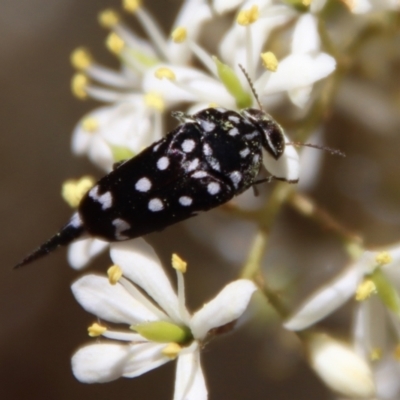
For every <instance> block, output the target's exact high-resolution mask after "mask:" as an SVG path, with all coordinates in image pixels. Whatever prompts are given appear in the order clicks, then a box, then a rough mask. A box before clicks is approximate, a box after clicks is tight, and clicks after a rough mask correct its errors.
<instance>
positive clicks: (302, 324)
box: [285, 246, 400, 331]
mask: <svg viewBox="0 0 400 400" xmlns="http://www.w3.org/2000/svg"><path fill="white" fill-rule="evenodd" d="M387 253H388V254H389V255H390V258H391V260H392V261H390V262H387V263H384V264H383V265H381V264H380V262H379V261H377V260H379V257H380V256H381V255H382V254H383V253H382V252H371V251H366V252H364V253H363V254H362V255H361V257H359V258H358V259H357V260H356V261H355V262H354V263H352V264H351V265H350V266H349V267H348V268H346V270H345V271H344V272H342V273H341V274H340V275H339V276H337V277H336V278H335V279H333V280H332V281H331V282H329V283H327V284H326V285H324V286H323V287H322V288H321V289H319V290H318V291H317V292H316V293H314V294H313V295H311V296H310V298H309V299H308V300H307V301H306V302H305V303H304V304H303V305H302V306H301V307H300V309H299V310H298V311H297V312H296V313H295V314H294V315H293V316H292V317H290V318H289V319H288V320H287V321H286V323H285V327H286V328H287V329H290V330H295V331H297V330H302V329H306V328H308V327H309V326H311V325H313V324H315V323H316V322H318V321H320V320H321V319H323V318H325V317H327V316H328V315H329V314H331V313H332V312H334V311H335V310H337V309H338V308H339V307H341V306H342V305H343V304H344V303H345V302H347V301H348V300H349V299H350V298H351V297H352V296H355V295H356V292H357V289H358V290H359V294H360V295H361V296H362V293H361V291H362V290H363V287H362V286H361V284H362V283H363V279H364V277H368V276H370V275H371V274H372V273H373V272H374V271H375V270H377V271H379V270H381V271H382V272H383V273H384V274H390V277H391V278H390V279H391V280H393V279H394V278H393V277H394V276H396V275H397V276H399V273H400V247H399V246H395V247H393V248H391V249H389V250H388V251H387ZM384 254H386V253H384ZM378 267H379V269H377V268H378ZM397 279H399V278H398V277H397ZM366 283H367V284H368V281H367V282H366ZM399 283H400V280H399ZM370 287H371V286H370ZM364 289H365V290H366V296H368V295H369V294H371V292H368V287H364ZM372 290H374V289H373V287H372ZM360 300H361V299H360Z"/></svg>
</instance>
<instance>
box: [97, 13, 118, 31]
mask: <svg viewBox="0 0 400 400" xmlns="http://www.w3.org/2000/svg"><path fill="white" fill-rule="evenodd" d="M98 21H99V24H100V25H101V26H102V27H103V28H107V29H111V28H113V27H114V26H115V25H117V24H118V22H119V21H120V16H119V14H118V13H117V12H116V11H114V10H111V9H107V10H104V11H101V12H100V14H99V16H98Z"/></svg>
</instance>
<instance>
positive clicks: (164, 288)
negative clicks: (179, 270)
mask: <svg viewBox="0 0 400 400" xmlns="http://www.w3.org/2000/svg"><path fill="white" fill-rule="evenodd" d="M110 255H111V258H112V260H113V262H114V263H115V264H117V265H119V266H120V267H121V268H122V270H123V273H124V276H125V277H126V278H128V279H130V280H131V281H132V282H134V283H135V284H136V285H138V286H140V287H141V288H142V289H143V290H144V291H145V292H146V293H147V295H149V296H150V297H152V298H153V299H154V300H155V301H156V303H158V305H159V306H160V307H161V308H162V309H163V310H164V311H165V312H166V313H167V314H168V315H169V316H170V317H171V318H172V319H173V320H174V321H176V322H179V323H180V322H182V321H181V319H180V316H179V307H178V298H177V296H176V294H175V292H174V290H173V289H172V286H171V282H170V281H169V279H168V277H167V276H166V275H165V272H164V269H163V268H162V266H161V264H160V260H159V259H158V257H157V255H156V253H155V252H154V250H153V248H152V247H151V246H150V245H149V244H147V243H146V242H145V241H144V240H143V239H134V240H129V241H126V242H121V243H112V244H111V252H110Z"/></svg>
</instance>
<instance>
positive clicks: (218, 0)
mask: <svg viewBox="0 0 400 400" xmlns="http://www.w3.org/2000/svg"><path fill="white" fill-rule="evenodd" d="M243 2H244V0H214V1H213V7H214V10H215V11H216V12H217V13H218V14H223V13H225V12H228V11H230V10H233V9H234V8H236V7H237V6H239V5H240V4H241V3H243Z"/></svg>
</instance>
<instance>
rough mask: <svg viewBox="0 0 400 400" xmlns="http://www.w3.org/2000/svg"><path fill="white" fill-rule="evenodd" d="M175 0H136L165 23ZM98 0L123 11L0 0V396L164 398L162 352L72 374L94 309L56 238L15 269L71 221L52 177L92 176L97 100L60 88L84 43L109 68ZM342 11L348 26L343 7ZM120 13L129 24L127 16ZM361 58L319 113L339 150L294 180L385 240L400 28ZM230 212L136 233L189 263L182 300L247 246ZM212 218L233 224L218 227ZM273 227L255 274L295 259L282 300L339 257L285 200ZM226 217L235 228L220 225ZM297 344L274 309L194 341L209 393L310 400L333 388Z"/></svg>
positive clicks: (395, 156) (355, 227)
mask: <svg viewBox="0 0 400 400" xmlns="http://www.w3.org/2000/svg"><path fill="white" fill-rule="evenodd" d="M180 4H181V3H180V1H177V0H165V1H156V0H148V1H147V2H146V7H147V8H148V9H149V10H150V12H151V13H152V14H153V15H154V16H156V17H157V16H160V15H162V19H161V18H158V20H159V21H160V24H161V25H162V26H163V27H164V28H165V32H168V31H169V29H170V26H171V24H172V22H173V20H174V17H175V15H176V12H177V10H178V9H179V6H180ZM109 7H115V8H117V9H119V8H120V2H119V1H117V0H96V1H94V0H86V1H84V2H82V1H78V0H57V1H53V0H0V54H1V68H0V87H1V91H0V96H1V100H0V101H1V104H0V120H1V127H2V133H1V135H0V140H1V145H0V152H1V163H2V168H1V172H0V174H1V196H0V209H1V215H2V221H3V223H2V229H1V235H2V238H1V241H0V243H1V247H2V253H1V254H2V256H3V257H2V262H1V278H0V320H1V327H0V360H1V362H0V397H1V398H2V399H4V400H8V399H28V398H29V399H43V398H48V399H71V398H76V399H83V398H84V399H86V400H90V399H96V400H105V399H114V398H118V399H120V400H124V399H132V398H136V399H141V398H144V397H145V396H146V397H147V398H148V397H151V398H156V399H170V398H171V396H172V391H173V380H174V363H169V364H168V365H166V366H163V367H162V368H159V369H156V370H154V371H152V372H150V373H148V374H145V375H144V376H142V377H140V378H137V379H134V380H129V379H120V380H118V381H116V382H112V383H107V384H103V385H100V384H96V385H84V384H81V383H79V382H78V381H76V380H75V379H74V377H73V375H72V372H71V368H70V357H71V355H72V354H73V352H74V351H75V349H76V348H77V347H78V346H80V345H82V344H83V343H86V342H89V341H90V339H89V338H88V336H87V334H86V328H87V326H89V325H90V324H91V323H92V322H93V320H94V318H93V317H92V316H91V315H89V314H87V313H85V312H84V311H83V309H81V307H80V306H79V305H78V304H77V303H76V301H75V300H74V298H73V296H72V294H71V291H70V283H71V282H72V281H73V280H75V279H76V278H77V277H78V276H79V275H80V274H81V273H78V272H76V271H74V270H72V269H71V268H70V267H69V266H68V264H67V261H66V252H65V250H64V249H62V250H60V251H58V252H56V253H54V254H53V255H51V256H50V257H47V258H45V259H43V260H40V261H39V262H37V263H36V264H34V265H31V266H29V267H27V268H23V269H21V270H18V271H13V270H12V266H13V265H14V264H15V263H16V262H17V261H18V260H19V259H21V258H22V257H23V256H24V255H25V254H26V253H27V252H29V251H30V250H32V249H33V248H35V247H36V246H37V245H39V244H40V243H42V242H43V241H44V240H46V239H47V238H48V237H49V236H51V235H52V234H53V233H55V232H56V231H57V230H58V228H59V227H60V226H61V225H63V224H64V223H65V222H66V221H67V219H68V218H69V216H70V214H71V210H70V209H69V208H68V206H67V205H66V204H65V203H64V201H63V200H62V198H61V196H60V190H61V184H62V182H63V181H64V180H66V179H68V178H72V177H74V178H77V177H80V176H82V175H84V174H88V173H90V174H92V175H94V176H95V177H97V178H98V177H100V176H101V175H102V172H101V171H98V170H96V169H95V167H93V166H92V164H90V163H89V161H87V160H86V159H83V158H76V157H75V156H73V155H72V154H71V151H70V139H71V132H72V130H73V128H74V126H75V124H76V123H77V121H78V120H79V119H80V118H81V117H82V115H83V114H84V113H85V112H87V111H89V110H91V109H93V108H94V107H95V106H97V104H96V103H95V102H93V101H87V102H82V101H78V100H76V99H75V98H74V97H73V96H72V94H71V92H70V79H71V77H72V74H73V69H72V67H71V66H70V62H69V56H70V53H71V52H72V51H73V50H74V49H75V48H76V47H78V46H82V45H84V46H86V47H88V48H90V49H91V51H92V53H93V54H94V55H95V57H96V59H97V60H99V61H100V62H103V63H105V64H106V65H108V66H111V67H116V68H117V67H118V64H117V62H116V60H115V59H114V58H113V57H112V56H111V55H110V54H109V53H108V52H107V50H106V49H105V46H104V39H105V37H106V35H107V32H106V31H105V30H104V29H102V28H101V27H100V26H99V25H98V23H97V14H98V12H99V11H101V10H103V9H104V8H109ZM343 15H344V12H343V14H342V17H341V18H343V20H342V22H343V24H344V26H347V25H346V24H349V23H350V19H349V20H346V17H343ZM126 19H127V20H129V22H131V25H132V26H133V27H134V28H138V26H137V25H138V24H137V23H135V21H134V20H133V19H131V18H128V17H126ZM342 22H341V23H342ZM138 31H139V32H140V29H138ZM357 57H359V61H358V62H357V63H355V65H354V67H353V68H352V70H351V74H350V76H349V77H347V78H346V79H345V80H344V81H343V82H342V85H341V87H340V88H339V91H338V94H337V97H336V100H335V103H334V105H333V107H332V109H331V110H330V112H329V113H328V114H329V115H326V124H325V128H326V129H325V134H324V142H325V143H326V144H327V145H329V146H331V147H337V148H340V149H341V150H342V151H344V152H345V153H346V154H347V157H346V158H345V159H340V158H336V157H331V156H326V155H323V160H322V161H321V162H319V163H318V164H314V165H315V166H314V167H313V166H311V167H309V168H311V169H312V168H317V169H318V171H317V176H315V177H314V178H313V182H312V185H308V186H307V187H304V189H302V190H304V191H306V192H307V193H308V195H309V196H310V197H312V198H313V199H315V201H316V202H317V203H318V204H319V205H320V206H321V207H323V208H324V209H326V210H328V211H329V212H331V213H332V214H333V215H334V216H335V218H336V219H337V220H338V221H340V222H341V223H342V224H343V225H344V226H346V227H347V228H348V229H349V230H351V231H353V232H355V233H358V234H360V235H362V236H363V237H364V238H365V243H366V244H367V245H369V246H377V245H387V244H389V243H393V242H397V241H400V180H399V176H400V156H399V154H400V152H399V149H400V79H399V73H398V71H399V70H400V34H399V33H398V31H397V33H395V34H393V35H390V36H383V37H382V36H377V37H376V38H375V39H373V40H370V41H369V42H368V44H367V45H366V46H364V47H363V49H362V50H360V51H359V52H358V53H357ZM372 60H373V61H372ZM283 113H284V109H283V110H282V109H280V110H278V115H279V114H283ZM309 172H310V171H309ZM305 186H306V185H305ZM268 190H269V188H264V189H261V191H262V192H265V193H262V196H268ZM262 198H264V197H262ZM229 219H230V216H229V215H228V214H227V213H224V212H223V211H221V210H216V211H213V212H212V213H207V215H202V216H199V217H197V218H196V219H194V220H193V221H189V222H187V223H184V224H179V225H178V226H175V227H171V228H168V229H166V230H165V231H164V232H161V233H155V234H152V235H150V236H149V238H148V240H149V241H150V243H152V244H153V245H154V246H155V249H156V250H157V252H158V253H159V255H160V258H161V259H162V260H163V261H164V264H165V265H168V264H169V259H170V255H171V253H172V252H177V253H179V254H180V255H181V256H182V257H183V258H184V259H186V260H187V261H188V262H189V273H188V274H187V284H188V286H187V297H188V301H189V303H190V305H191V306H192V307H193V310H195V309H196V308H198V307H199V306H201V304H202V303H203V302H205V301H206V300H208V299H210V297H212V296H213V295H214V294H216V293H217V292H218V291H219V289H220V288H221V287H222V286H223V285H224V284H225V283H227V282H229V281H230V280H232V279H234V278H235V277H236V276H237V273H238V270H239V268H240V266H241V264H242V263H243V261H244V260H245V258H246V254H247V251H248V246H249V243H250V241H251V238H252V235H253V233H254V226H253V225H252V224H251V223H248V222H238V225H237V226H236V225H228V222H229ZM229 223H230V222H229ZM224 226H226V227H229V229H225V231H224V230H223V228H224ZM275 228H276V229H274V231H273V232H272V235H271V240H270V242H269V251H268V254H267V255H266V258H265V265H266V268H265V271H266V274H267V276H268V270H269V268H270V269H271V274H273V275H274V276H278V277H279V273H280V272H279V271H291V274H292V277H293V279H295V280H296V291H295V292H292V293H290V296H291V299H292V301H293V304H296V303H297V302H298V301H300V300H302V299H304V298H305V295H306V294H307V293H309V292H310V291H311V290H314V289H315V288H317V287H318V286H319V285H320V284H321V282H325V281H326V280H327V279H329V277H331V276H334V275H336V274H337V273H338V272H339V271H340V270H341V269H342V268H344V266H345V263H346V256H345V253H344V251H343V250H342V249H341V246H340V241H339V240H338V238H337V237H335V236H334V235H333V234H332V233H331V232H329V230H326V229H324V227H321V226H319V225H317V224H315V223H313V222H312V221H309V220H307V219H305V218H303V217H301V216H299V215H297V214H296V213H295V212H294V211H293V210H290V209H285V210H284V212H283V213H282V214H281V215H280V216H279V218H278V221H277V223H276V225H275ZM232 230H236V231H237V232H240V233H241V235H240V236H235V237H234V238H231V237H230V236H229V235H230V233H231V232H232ZM229 231H230V232H229ZM188 232H189V233H190V234H188ZM204 232H205V233H206V234H204ZM225 234H226V236H224V235H225ZM221 235H222V236H221ZM204 236H206V237H208V238H209V239H208V241H207V239H205V238H204ZM210 238H211V239H210ZM231 239H232V241H231ZM109 264H110V261H109V259H108V256H107V255H104V256H102V257H100V258H99V259H97V260H96V261H95V262H94V263H93V265H92V266H91V268H90V269H91V270H98V271H101V272H104V271H105V269H106V267H108V266H109ZM284 273H286V272H284ZM278 280H279V279H278ZM253 312H256V310H253ZM350 317H351V308H350V307H349V308H345V309H342V310H340V311H339V312H337V313H335V314H334V315H333V316H332V317H330V318H329V319H328V320H327V321H326V322H324V324H325V326H326V327H327V328H328V329H329V330H330V331H331V332H335V333H336V334H338V335H339V336H341V337H344V338H345V337H347V335H348V333H349V320H350ZM271 321H272V322H271ZM296 345H297V344H296V341H295V339H294V337H293V335H292V334H291V333H288V332H285V331H284V330H283V329H282V328H281V327H280V325H279V323H276V320H275V319H274V317H273V316H264V317H263V318H258V319H257V321H256V322H255V321H252V322H249V324H248V325H247V326H246V327H242V329H240V330H239V331H238V332H236V333H235V334H232V335H228V336H227V337H225V338H224V339H223V340H216V341H214V342H213V343H212V344H211V345H209V346H208V347H207V348H206V349H205V351H204V352H203V362H204V366H205V371H206V376H207V381H208V385H209V391H210V399H222V398H229V399H267V398H269V399H272V398H273V399H279V400H288V399H292V398H294V396H295V397H296V399H297V400H302V399H304V400H305V399H310V393H312V398H314V399H321V400H325V399H331V398H332V395H331V394H330V393H329V392H328V391H327V390H326V389H325V388H324V387H323V386H322V384H320V382H319V381H318V379H317V378H316V377H315V376H314V374H313V373H312V372H311V371H310V370H309V368H308V366H307V364H306V363H305V362H304V361H302V356H301V352H298V351H297V350H296Z"/></svg>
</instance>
